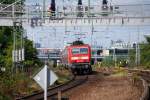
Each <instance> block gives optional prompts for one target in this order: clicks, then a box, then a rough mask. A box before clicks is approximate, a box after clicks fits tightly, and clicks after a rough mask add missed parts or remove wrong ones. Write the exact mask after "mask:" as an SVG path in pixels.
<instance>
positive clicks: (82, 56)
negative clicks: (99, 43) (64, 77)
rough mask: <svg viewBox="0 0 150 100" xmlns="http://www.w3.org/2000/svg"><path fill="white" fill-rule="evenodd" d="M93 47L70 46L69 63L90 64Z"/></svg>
mask: <svg viewBox="0 0 150 100" xmlns="http://www.w3.org/2000/svg"><path fill="white" fill-rule="evenodd" d="M90 60H91V49H90V46H89V45H79V46H70V47H69V48H68V63H69V64H89V63H90Z"/></svg>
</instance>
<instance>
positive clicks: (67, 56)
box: [62, 44, 92, 74]
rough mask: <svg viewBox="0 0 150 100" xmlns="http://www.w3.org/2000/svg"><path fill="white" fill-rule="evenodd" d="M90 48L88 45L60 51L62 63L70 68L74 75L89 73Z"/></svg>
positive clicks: (90, 70) (90, 69)
mask: <svg viewBox="0 0 150 100" xmlns="http://www.w3.org/2000/svg"><path fill="white" fill-rule="evenodd" d="M90 62H91V48H90V46H89V45H87V44H84V45H73V46H67V47H66V48H65V49H64V50H63V51H62V63H63V65H67V66H68V67H69V68H71V70H72V72H73V73H74V74H78V73H91V72H92V68H91V64H90Z"/></svg>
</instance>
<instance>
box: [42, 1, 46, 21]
mask: <svg viewBox="0 0 150 100" xmlns="http://www.w3.org/2000/svg"><path fill="white" fill-rule="evenodd" d="M42 14H43V15H42V19H43V21H44V22H45V16H46V15H45V14H46V0H43V13H42Z"/></svg>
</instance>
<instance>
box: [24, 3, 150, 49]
mask: <svg viewBox="0 0 150 100" xmlns="http://www.w3.org/2000/svg"><path fill="white" fill-rule="evenodd" d="M57 1H59V3H58V2H57ZM63 1H64V2H63ZM87 1H88V0H83V4H84V5H86V4H87ZM109 1H110V2H111V3H112V4H114V5H124V4H125V5H128V4H150V0H109ZM40 2H42V0H27V4H35V3H40ZM46 2H47V4H50V0H46ZM101 2H102V0H91V5H96V4H101ZM56 4H57V5H70V4H71V5H76V4H77V0H56ZM147 8H148V9H150V6H147V7H146V9H147ZM134 9H135V10H136V8H134ZM145 13H147V12H145ZM25 28H26V29H27V34H28V38H29V39H31V40H33V41H34V42H35V43H40V44H41V47H49V48H63V47H64V45H66V44H67V43H70V42H72V41H74V40H76V39H77V38H78V37H79V36H78V35H75V33H80V34H83V36H80V38H81V39H82V40H83V41H84V42H85V43H88V44H92V45H98V46H103V47H105V48H109V47H110V43H111V41H112V40H113V41H117V40H122V41H124V42H125V43H128V42H130V43H134V42H138V41H144V35H149V34H150V26H149V25H148V26H140V27H139V26H138V27H137V26H122V25H121V26H109V25H106V26H95V27H94V30H96V32H95V33H94V34H93V35H91V26H86V27H85V26H83V27H81V26H74V27H67V30H68V31H70V32H69V33H68V34H67V35H66V34H64V33H65V28H64V27H46V26H45V27H35V28H31V27H29V26H28V27H27V26H26V27H25ZM91 37H92V38H91ZM138 37H139V40H138Z"/></svg>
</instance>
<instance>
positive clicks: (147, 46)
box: [140, 37, 150, 68]
mask: <svg viewBox="0 0 150 100" xmlns="http://www.w3.org/2000/svg"><path fill="white" fill-rule="evenodd" d="M145 38H146V43H141V44H140V50H141V64H142V65H144V66H145V67H146V68H150V37H145Z"/></svg>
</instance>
